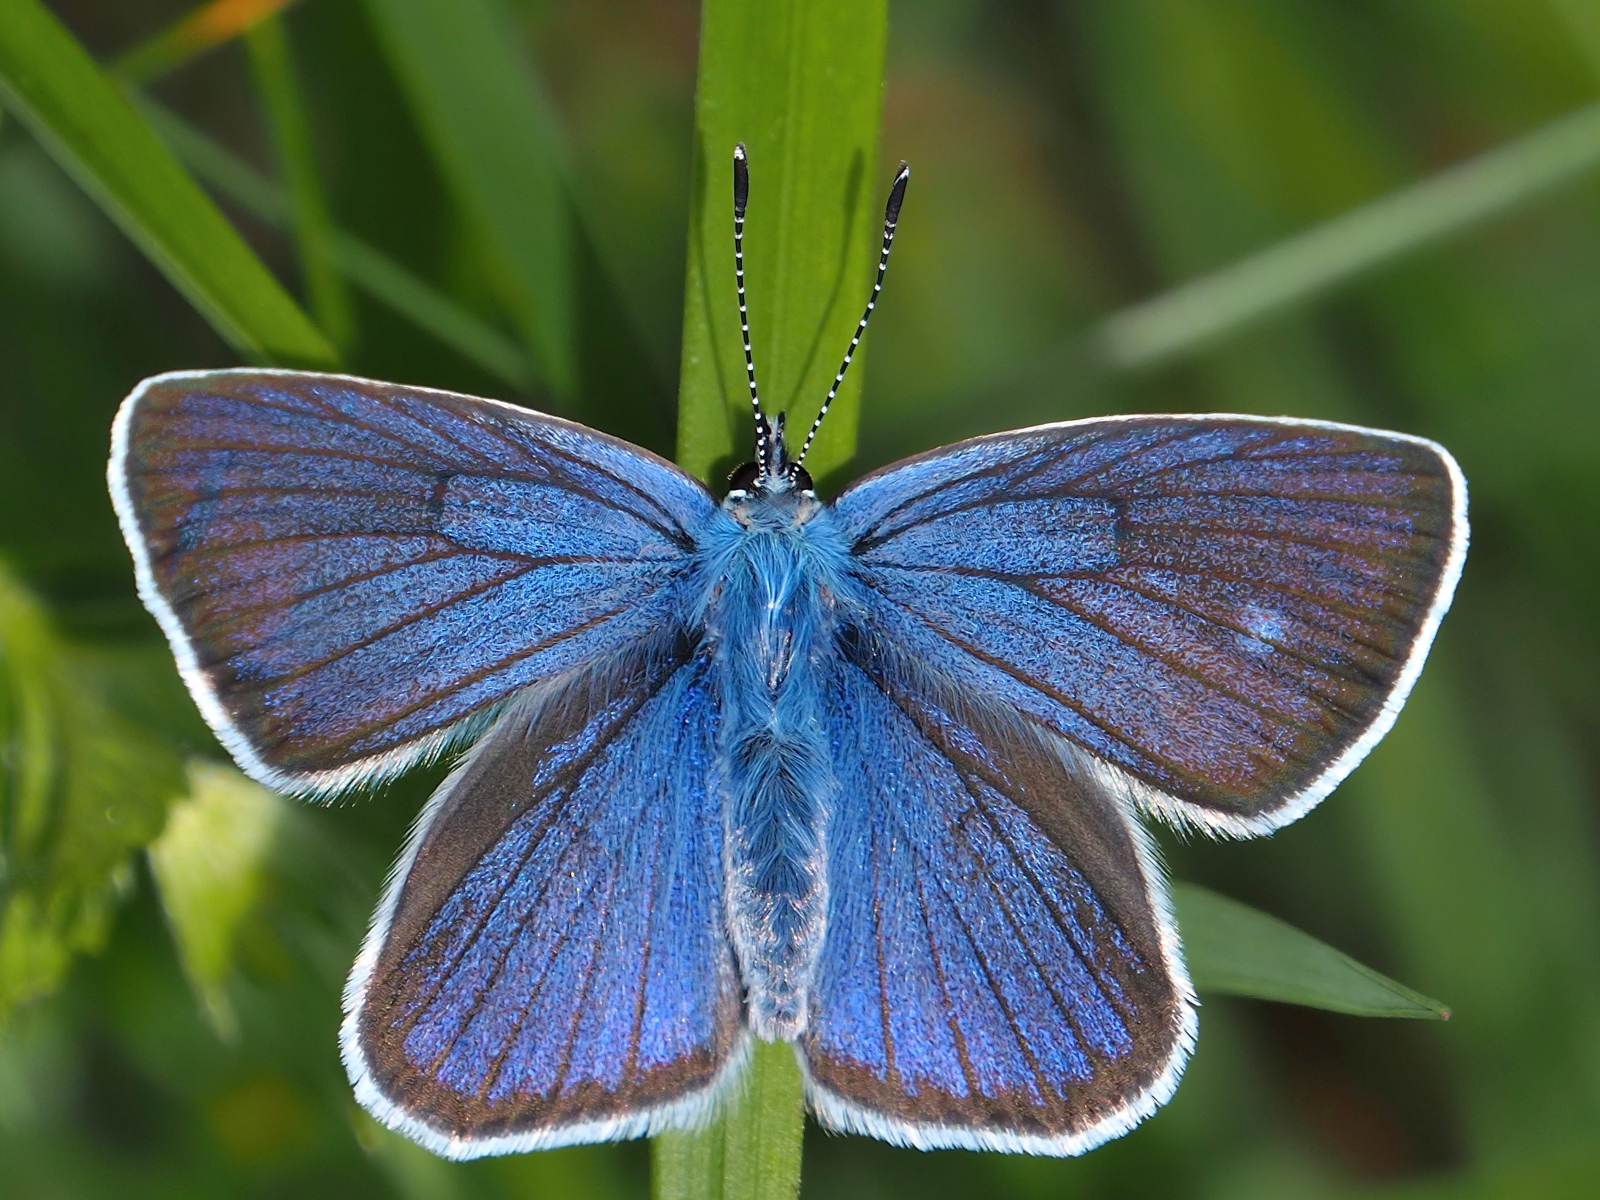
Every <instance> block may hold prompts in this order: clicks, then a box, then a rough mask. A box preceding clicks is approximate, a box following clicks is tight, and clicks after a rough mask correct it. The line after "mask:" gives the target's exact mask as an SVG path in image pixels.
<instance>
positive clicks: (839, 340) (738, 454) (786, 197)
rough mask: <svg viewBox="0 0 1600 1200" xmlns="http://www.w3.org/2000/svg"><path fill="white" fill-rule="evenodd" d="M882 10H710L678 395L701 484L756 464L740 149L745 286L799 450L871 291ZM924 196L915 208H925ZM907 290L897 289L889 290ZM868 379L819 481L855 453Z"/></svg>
mask: <svg viewBox="0 0 1600 1200" xmlns="http://www.w3.org/2000/svg"><path fill="white" fill-rule="evenodd" d="M885 8H886V6H885V4H884V2H883V0H811V2H809V3H804V2H802V0H774V2H773V3H769V4H749V3H743V2H741V0H706V3H705V5H704V7H703V9H702V11H701V26H700V73H699V81H698V88H697V91H696V94H695V146H694V166H693V171H694V174H693V182H692V187H693V192H692V195H691V200H690V210H689V261H688V275H687V280H686V285H685V297H684V327H683V366H682V376H681V379H680V385H679V392H678V405H679V408H678V461H679V462H680V463H681V464H682V465H683V466H684V467H685V468H686V469H687V470H689V471H692V472H693V473H694V474H696V475H699V476H700V477H701V478H704V479H710V478H711V477H712V476H714V475H716V474H718V473H719V472H722V471H724V470H726V469H727V468H728V467H730V466H732V465H735V464H736V463H737V462H739V461H742V460H743V459H744V458H747V457H748V456H749V453H750V446H751V436H752V435H751V423H750V401H749V393H748V391H747V389H746V386H745V380H744V354H743V351H742V349H741V348H740V339H739V310H738V304H737V302H736V300H735V297H734V289H733V200H732V188H733V183H732V180H733V175H732V170H733V168H732V155H733V147H734V145H735V144H736V143H738V142H741V141H742V142H744V144H745V147H746V149H747V150H748V152H749V156H750V206H749V213H748V220H747V222H746V225H745V281H746V285H747V287H748V290H749V310H750V331H751V336H752V338H753V339H754V343H755V360H756V376H757V379H758V381H759V382H760V385H761V396H762V402H763V404H765V405H766V407H767V408H768V409H769V410H771V411H773V412H778V411H783V410H787V411H788V412H789V419H790V422H791V428H792V429H798V430H799V431H800V433H801V436H802V437H803V436H804V430H805V427H806V425H807V424H809V422H810V421H811V419H812V418H813V417H814V416H815V415H816V412H817V409H818V407H819V406H820V405H821V403H822V399H823V397H824V396H826V395H827V392H828V385H829V384H830V383H831V382H832V380H833V374H834V372H835V371H836V370H837V369H838V366H839V359H840V357H841V356H842V355H843V353H844V349H845V347H846V346H847V345H848V344H849V341H850V334H851V331H852V329H853V328H854V326H855V323H856V320H857V318H859V317H860V315H861V306H862V304H863V303H864V302H865V301H866V297H867V290H868V288H869V286H870V284H871V282H872V277H871V271H872V266H873V263H874V261H875V250H876V247H877V244H878V237H879V234H880V232H881V229H882V220H883V210H882V204H883V200H884V196H885V194H886V191H887V183H888V181H887V180H885V179H883V178H881V177H880V176H879V173H878V171H877V169H876V151H877V145H878V118H879V110H880V108H881V104H882V98H883V54H884V40H885V31H886V17H885ZM915 194H916V193H915V184H914V183H913V188H912V198H911V199H910V200H909V202H908V203H909V204H910V205H911V206H912V208H913V209H914V208H915V205H916V199H915ZM893 286H894V285H893V283H892V282H891V283H890V284H889V287H890V288H892V287H893ZM860 395H861V372H860V367H859V364H858V366H857V367H856V369H855V370H854V371H853V372H852V375H851V376H850V377H849V378H847V380H846V382H845V386H844V389H843V391H841V393H840V395H839V398H838V400H837V401H835V403H834V406H833V410H832V412H831V414H830V415H829V417H828V423H827V425H826V426H824V428H823V431H822V434H821V436H819V437H818V439H817V443H816V445H815V446H814V447H813V448H812V452H811V457H810V458H809V459H808V460H807V466H809V467H810V468H811V471H812V474H813V475H814V476H816V477H818V478H821V477H822V476H823V475H825V474H827V473H828V472H830V471H834V470H837V469H838V468H839V467H841V466H843V465H844V464H845V463H846V462H848V461H849V459H850V458H851V456H852V455H853V454H854V452H855V435H856V421H857V416H858V411H859V403H860Z"/></svg>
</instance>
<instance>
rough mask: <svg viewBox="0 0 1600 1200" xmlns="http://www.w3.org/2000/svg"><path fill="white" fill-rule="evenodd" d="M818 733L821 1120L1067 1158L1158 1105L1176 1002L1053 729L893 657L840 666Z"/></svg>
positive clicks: (1186, 1008) (1152, 925)
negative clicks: (827, 804)
mask: <svg viewBox="0 0 1600 1200" xmlns="http://www.w3.org/2000/svg"><path fill="white" fill-rule="evenodd" d="M833 720H834V726H833V728H832V730H831V735H832V741H833V744H834V746H835V753H836V764H835V765H836V773H837V779H838V785H839V788H840V791H839V796H838V800H837V804H836V815H835V818H834V823H833V826H832V828H831V830H830V837H829V861H828V867H829V911H828V932H827V940H826V943H825V946H824V949H823V955H822V960H821V962H820V964H819V968H818V979H817V986H816V991H815V996H814V1000H813V1015H812V1022H811V1026H810V1029H809V1030H808V1032H807V1034H806V1036H805V1038H804V1040H803V1043H802V1047H803V1051H804V1059H805V1062H806V1067H807V1076H808V1080H809V1084H810V1088H811V1098H812V1103H813V1107H814V1108H815V1109H816V1110H817V1111H818V1113H819V1114H820V1116H821V1117H822V1119H823V1120H824V1122H825V1123H827V1124H830V1125H832V1126H834V1127H835V1128H841V1129H847V1130H851V1131H853V1132H858V1133H866V1134H870V1135H873V1136H877V1137H883V1138H887V1139H888V1140H890V1141H895V1142H900V1143H902V1144H906V1145H913V1146H920V1147H923V1148H933V1147H939V1146H962V1147H967V1148H971V1149H991V1150H1025V1151H1031V1152H1035V1153H1047V1154H1070V1153H1077V1152H1079V1151H1082V1150H1084V1149H1087V1148H1088V1147H1090V1146H1092V1145H1095V1144H1097V1143H1098V1142H1100V1141H1103V1140H1105V1139H1106V1138H1108V1137H1111V1136H1114V1135H1115V1134H1117V1133H1119V1132H1121V1131H1123V1130H1125V1129H1127V1128H1128V1127H1129V1126H1131V1125H1132V1124H1133V1123H1134V1122H1135V1121H1136V1120H1138V1118H1139V1117H1141V1116H1143V1115H1145V1114H1146V1113H1148V1112H1149V1111H1150V1110H1151V1109H1153V1108H1154V1107H1155V1106H1156V1105H1157V1104H1159V1103H1160V1102H1161V1101H1163V1100H1165V1099H1166V1097H1167V1096H1168V1095H1169V1094H1170V1092H1171V1090H1172V1088H1173V1087H1175V1086H1176V1082H1177V1076H1178V1072H1179V1070H1180V1069H1181V1067H1182V1062H1183V1059H1184V1057H1185V1056H1186V1055H1187V1053H1188V1049H1189V1046H1190V1044H1191V1042H1192V1040H1193V1036H1194V1017H1193V1009H1192V1003H1193V998H1192V996H1191V994H1190V991H1189V985H1188V981H1187V978H1186V976H1185V975H1184V971H1183V967H1182V964H1181V962H1180V960H1179V959H1178V957H1177V948H1176V936H1175V934H1174V932H1173V930H1172V928H1171V925H1170V922H1169V920H1168V918H1167V917H1166V901H1165V898H1164V894H1163V892H1162V890H1161V883H1160V880H1159V878H1158V877H1157V874H1156V872H1155V870H1154V867H1153V865H1152V863H1151V861H1150V858H1149V856H1148V854H1147V853H1146V852H1145V850H1144V848H1143V845H1142V843H1141V841H1140V834H1139V832H1138V830H1137V829H1136V828H1135V827H1134V826H1133V825H1132V824H1131V822H1130V820H1129V816H1128V814H1127V813H1126V812H1124V811H1123V810H1122V809H1121V808H1120V807H1119V806H1118V804H1117V802H1116V800H1115V799H1114V798H1112V797H1111V796H1109V795H1108V794H1106V793H1105V792H1103V791H1101V790H1100V789H1098V788H1097V786H1096V785H1095V783H1094V781H1093V779H1092V778H1091V777H1090V776H1089V775H1088V774H1087V773H1083V772H1078V773H1076V774H1075V773H1074V771H1073V770H1072V768H1071V767H1070V766H1069V758H1068V757H1063V753H1062V750H1063V747H1062V746H1061V745H1060V744H1059V743H1058V742H1056V741H1055V740H1054V739H1052V738H1051V737H1050V735H1048V734H1044V733H1042V732H1041V731H1039V730H1037V729H1035V728H1032V727H1030V726H1028V725H1026V724H1025V723H1023V722H1021V721H1019V720H1017V719H1016V718H1015V717H1012V716H1008V715H1007V714H1005V713H1004V712H1002V711H999V710H996V709H993V708H991V707H989V706H988V705H987V704H986V703H985V702H984V701H982V700H981V699H979V698H977V697H975V696H973V695H971V694H970V693H966V692H964V691H963V690H962V689H959V688H951V687H950V686H949V685H948V683H947V682H946V681H940V680H937V679H936V678H930V677H928V676H926V675H925V674H922V673H920V672H919V671H918V670H917V669H916V668H915V667H913V666H912V665H910V664H909V663H907V662H906V661H905V660H904V659H903V658H902V657H901V656H899V655H897V654H896V653H894V652H893V651H889V652H887V653H883V652H874V653H870V654H857V655H855V656H853V661H852V662H851V663H850V664H848V665H846V666H844V667H843V668H842V670H841V674H840V677H839V684H838V690H837V694H836V696H835V704H834V716H833ZM1068 753H1069V754H1070V752H1068Z"/></svg>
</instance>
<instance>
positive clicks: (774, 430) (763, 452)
mask: <svg viewBox="0 0 1600 1200" xmlns="http://www.w3.org/2000/svg"><path fill="white" fill-rule="evenodd" d="M756 430H757V432H756V454H755V461H753V462H747V463H745V464H744V465H743V466H742V467H740V468H739V469H738V470H736V471H734V473H733V474H732V475H730V476H729V477H728V494H727V496H725V497H724V498H723V501H722V506H723V507H724V508H725V509H727V510H728V511H729V512H731V513H732V514H733V515H734V517H735V518H737V519H738V520H739V522H740V523H741V524H744V525H749V524H751V520H752V514H753V513H754V512H755V510H756V508H757V507H761V508H774V509H775V508H783V509H793V510H794V515H795V518H797V519H798V520H801V521H804V520H807V519H809V517H810V516H811V515H813V514H814V512H815V510H816V509H817V508H818V507H820V504H819V502H818V500H817V492H816V487H815V486H814V485H813V484H812V482H811V473H810V472H809V471H807V470H806V469H805V468H804V467H803V466H801V465H800V463H799V462H798V461H797V460H795V459H791V458H790V457H789V447H788V444H787V443H786V442H785V441H784V440H783V414H782V413H779V414H778V415H777V417H776V418H769V417H766V416H760V417H757V418H756Z"/></svg>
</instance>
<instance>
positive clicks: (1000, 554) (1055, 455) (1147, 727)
mask: <svg viewBox="0 0 1600 1200" xmlns="http://www.w3.org/2000/svg"><path fill="white" fill-rule="evenodd" d="M835 510H836V513H837V516H838V519H839V521H840V524H841V527H842V528H843V529H844V530H845V533H846V536H847V538H848V540H849V541H850V542H851V544H852V546H853V549H854V553H855V561H856V563H857V564H858V566H859V571H860V575H861V578H862V579H863V580H864V581H865V582H866V583H867V584H868V588H867V593H868V597H869V603H870V605H871V607H872V615H871V621H872V622H873V624H874V626H875V627H876V628H878V629H879V630H880V632H881V634H882V635H883V636H885V637H888V638H892V639H895V640H897V641H898V642H899V644H900V645H901V646H902V647H903V648H904V649H905V651H906V652H907V653H909V654H911V655H914V656H917V657H919V658H922V659H923V660H924V661H927V662H929V663H931V664H933V665H935V666H936V667H937V668H938V669H940V670H942V671H944V672H947V673H948V674H950V675H951V676H952V677H954V678H956V679H957V680H960V681H962V682H964V683H966V684H967V685H969V686H972V687H975V688H977V689H979V690H980V691H984V692H986V693H987V694H990V695H993V696H995V697H996V698H997V699H1000V700H1003V701H1005V702H1007V703H1010V704H1013V705H1015V706H1016V707H1017V708H1018V709H1019V710H1021V711H1023V712H1025V713H1027V714H1029V715H1030V716H1032V717H1034V718H1035V719H1037V720H1039V721H1040V722H1042V723H1043V724H1044V725H1046V726H1047V727H1049V728H1051V729H1053V730H1055V731H1056V732H1058V733H1060V734H1062V735H1063V736H1065V737H1067V738H1069V739H1071V740H1072V741H1073V742H1074V743H1076V744H1077V745H1079V746H1081V747H1083V748H1084V749H1086V750H1088V751H1089V752H1090V753H1091V754H1092V755H1094V756H1095V758H1097V759H1098V760H1100V761H1101V762H1102V763H1103V764H1107V765H1108V768H1102V769H1103V771H1104V774H1105V775H1106V778H1107V781H1108V783H1112V782H1114V783H1115V784H1116V785H1117V786H1121V787H1123V788H1124V790H1126V791H1127V792H1128V793H1129V794H1131V795H1133V796H1135V797H1136V798H1137V799H1138V800H1139V801H1140V802H1141V803H1142V804H1143V805H1144V806H1145V807H1147V808H1149V809H1150V810H1152V811H1155V812H1157V813H1159V814H1161V815H1163V816H1166V817H1169V818H1173V819H1177V820H1179V821H1192V822H1197V823H1199V824H1202V825H1204V826H1207V827H1210V828H1214V829H1219V830H1224V831H1227V832H1230V833H1236V834H1244V833H1258V832H1263V831H1265V830H1267V829H1271V828H1275V827H1276V826H1278V825H1281V824H1284V823H1285V822H1287V821H1290V820H1293V819H1294V818H1295V817H1297V816H1299V815H1300V814H1302V813H1303V812H1305V811H1306V810H1307V809H1308V808H1310V807H1311V806H1312V805H1313V804H1315V803H1316V801H1318V800H1320V799H1321V798H1322V797H1323V796H1325V795H1326V794H1327V793H1328V792H1329V791H1331V790H1332V789H1333V787H1334V786H1335V785H1336V784H1337V783H1338V782H1339V781H1340V780H1341V779H1342V778H1343V777H1344V776H1345V775H1346V774H1348V773H1349V771H1350V770H1351V769H1352V768H1353V767H1354V766H1355V764H1356V763H1357V762H1358V761H1360V759H1361V757H1362V756H1363V755H1364V754H1365V753H1366V751H1367V750H1368V749H1369V748H1370V747H1371V746H1372V745H1373V744H1374V743H1375V742H1376V741H1377V739H1378V738H1379V737H1381V736H1382V734H1383V733H1384V732H1385V731H1386V730H1387V728H1388V726H1389V724H1390V723H1391V722H1392V721H1393V719H1394V716H1395V714H1396V712H1397V711H1398V709H1399V706H1400V704H1401V703H1402V702H1403V701H1404V699H1405V694H1406V692H1407V691H1408V690H1409V688H1410V686H1411V683H1412V681H1413V680H1414V679H1415V677H1416V675H1417V673H1418V671H1420V669H1421V665H1422V659H1423V657H1424V656H1425V655H1426V653H1427V650H1428V646H1429V644H1430V643H1431V641H1432V638H1433V634H1434V631H1435V629H1436V628H1437V626H1438V623H1439V619H1440V618H1441V617H1442V616H1443V613H1444V610H1445V608H1446V607H1448V605H1449V601H1450V597H1451V593H1452V591H1453V589H1454V586H1455V581H1456V578H1457V576H1458V575H1459V573H1460V569H1461V563H1462V559H1463V556H1464V553H1465V548H1466V536H1467V527H1466V493H1465V485H1464V483H1463V482H1462V479H1461V474H1460V471H1459V470H1458V469H1457V467H1456V465H1455V462H1454V461H1453V460H1452V459H1451V458H1450V456H1449V455H1448V454H1447V453H1446V452H1445V451H1444V450H1443V449H1442V448H1441V447H1439V446H1437V445H1435V444H1434V443H1432V442H1427V441H1424V440H1422V439H1420V438H1409V437H1405V436H1403V435H1398V434H1389V433H1379V432H1376V431H1373V430H1367V429H1358V428H1355V427H1351V426H1341V425H1333V424H1328V423H1324V422H1312V421H1290V420H1269V419H1265V418H1259V417H1218V416H1210V417H1121V418H1106V419H1100V420H1091V421H1076V422H1069V423H1066V424H1062V425H1053V426H1041V427H1039V428H1037V429H1028V430H1020V431H1017V432H1014V433H1005V434H997V435H994V436H991V437H983V438H977V439H974V440H972V441H969V442H962V443H958V444H956V445H952V446H947V447H944V448H942V449H939V450H935V451H932V452H930V453H928V454H925V455H921V456H919V457H916V458H913V459H909V460H907V461H906V462H904V463H900V464H896V465H893V466H890V467H887V468H885V469H883V470H882V471H879V472H877V473H875V474H873V475H869V476H867V477H866V478H864V479H862V480H860V481H859V482H857V483H856V484H854V485H852V486H851V487H850V488H849V489H848V490H847V491H846V492H845V493H844V494H843V495H842V496H840V498H839V500H838V501H837V504H836V506H835Z"/></svg>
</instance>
